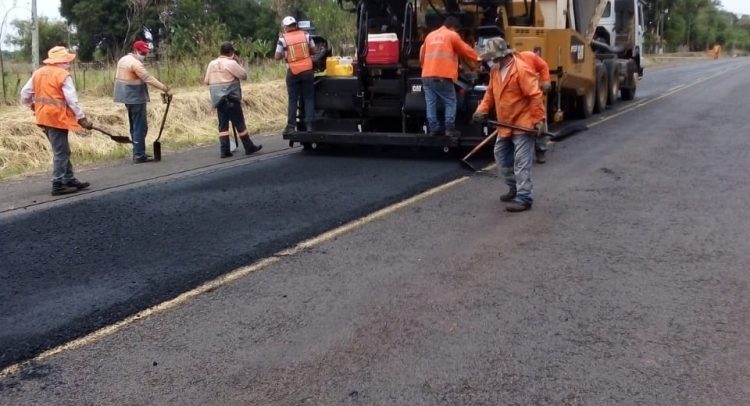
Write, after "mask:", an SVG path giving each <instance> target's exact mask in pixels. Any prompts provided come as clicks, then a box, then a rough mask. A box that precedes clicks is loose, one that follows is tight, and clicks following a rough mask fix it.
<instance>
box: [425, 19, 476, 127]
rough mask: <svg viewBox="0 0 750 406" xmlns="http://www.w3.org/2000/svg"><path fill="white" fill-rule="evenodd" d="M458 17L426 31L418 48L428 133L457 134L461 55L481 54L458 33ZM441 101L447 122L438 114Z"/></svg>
mask: <svg viewBox="0 0 750 406" xmlns="http://www.w3.org/2000/svg"><path fill="white" fill-rule="evenodd" d="M459 29H460V24H459V21H458V19H457V18H456V17H454V16H448V17H447V18H446V19H445V21H444V22H443V26H442V27H440V28H438V29H437V30H435V31H432V32H431V33H429V34H427V36H426V37H425V39H424V44H423V45H422V48H421V49H420V50H419V63H420V65H421V66H422V90H423V91H424V98H425V103H426V109H427V111H426V115H427V129H428V131H429V135H431V136H436V135H441V134H442V132H443V129H445V135H447V136H449V137H458V136H460V133H459V131H458V130H456V104H457V101H456V87H455V85H454V84H453V83H454V82H455V81H456V80H457V79H458V58H459V56H463V57H464V58H467V59H469V60H471V61H476V60H477V59H478V58H479V55H478V54H477V52H476V51H475V50H474V49H473V48H472V47H471V46H469V45H468V44H467V43H465V42H464V41H463V40H462V39H461V36H460V35H458V30H459ZM439 103H442V105H443V107H444V112H445V121H444V123H443V124H444V125H441V123H440V120H439V119H438V116H437V111H438V104H439Z"/></svg>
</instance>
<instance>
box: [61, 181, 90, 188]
mask: <svg viewBox="0 0 750 406" xmlns="http://www.w3.org/2000/svg"><path fill="white" fill-rule="evenodd" d="M65 186H73V187H74V188H76V189H78V190H83V189H86V188H88V187H89V186H91V184H90V183H88V182H81V181H79V180H78V179H71V180H69V181H67V182H65Z"/></svg>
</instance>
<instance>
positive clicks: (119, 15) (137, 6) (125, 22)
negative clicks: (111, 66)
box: [60, 0, 163, 60]
mask: <svg viewBox="0 0 750 406" xmlns="http://www.w3.org/2000/svg"><path fill="white" fill-rule="evenodd" d="M162 3H163V2H161V1H154V0H127V1H122V0H61V3H60V4H61V6H60V14H61V15H62V16H63V17H65V18H66V19H67V20H68V21H69V22H70V23H71V24H73V25H75V26H76V29H77V32H78V34H79V35H78V37H79V39H80V42H79V44H78V45H79V54H80V56H81V59H84V60H90V59H91V57H92V55H93V53H94V50H95V49H96V48H101V49H102V50H104V51H106V54H107V55H108V59H110V60H111V59H115V58H117V57H118V56H120V55H121V54H122V51H123V49H127V48H129V45H130V43H131V42H133V40H135V39H136V38H140V37H142V36H143V31H144V30H148V31H150V32H152V33H153V34H157V33H158V27H159V11H160V9H159V7H158V6H159V5H161V4H162ZM157 42H158V38H157Z"/></svg>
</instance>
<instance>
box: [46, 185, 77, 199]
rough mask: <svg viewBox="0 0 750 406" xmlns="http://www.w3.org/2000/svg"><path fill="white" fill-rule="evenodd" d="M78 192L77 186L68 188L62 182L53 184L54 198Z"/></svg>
mask: <svg viewBox="0 0 750 406" xmlns="http://www.w3.org/2000/svg"><path fill="white" fill-rule="evenodd" d="M77 191H78V188H77V187H75V186H68V185H66V184H64V183H62V182H60V181H56V182H52V196H60V195H67V194H70V193H75V192H77Z"/></svg>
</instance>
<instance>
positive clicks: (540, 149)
mask: <svg viewBox="0 0 750 406" xmlns="http://www.w3.org/2000/svg"><path fill="white" fill-rule="evenodd" d="M541 52H542V49H541V48H534V51H533V52H532V51H522V52H517V53H516V56H517V57H518V58H520V59H521V60H522V61H524V62H526V64H527V65H529V67H531V69H532V70H533V71H534V72H536V73H537V75H539V87H540V88H541V89H542V93H543V94H545V95H546V94H548V93H549V91H550V89H552V79H551V78H550V76H549V65H547V62H546V61H545V60H544V59H543V58H542V56H541V55H540V54H541ZM546 117H547V113H546V111H545V118H546ZM544 133H547V120H544ZM548 143H549V136H546V135H542V136H541V137H537V138H536V141H535V145H534V153H535V156H536V163H538V164H543V163H545V162H547V159H546V157H545V155H546V154H547V144H548Z"/></svg>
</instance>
